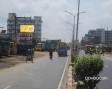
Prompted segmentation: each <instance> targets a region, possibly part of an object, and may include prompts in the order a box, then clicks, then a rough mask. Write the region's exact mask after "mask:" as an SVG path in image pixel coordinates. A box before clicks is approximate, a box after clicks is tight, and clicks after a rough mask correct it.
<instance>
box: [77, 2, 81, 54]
mask: <svg viewBox="0 0 112 89" xmlns="http://www.w3.org/2000/svg"><path fill="white" fill-rule="evenodd" d="M79 10H80V0H78V13H77V29H76V53H78V48H77V47H78V44H77V42H78V29H79Z"/></svg>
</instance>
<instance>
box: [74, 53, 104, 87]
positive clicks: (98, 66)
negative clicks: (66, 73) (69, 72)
mask: <svg viewBox="0 0 112 89" xmlns="http://www.w3.org/2000/svg"><path fill="white" fill-rule="evenodd" d="M75 60H76V63H75V66H74V71H75V73H76V76H77V77H78V79H79V80H82V81H83V82H84V84H85V85H87V86H88V87H89V89H93V88H94V87H95V86H96V84H97V83H98V82H99V80H92V79H91V80H85V77H98V75H99V73H100V72H101V71H102V69H103V61H102V60H101V57H100V56H99V55H95V56H82V57H77V59H75Z"/></svg>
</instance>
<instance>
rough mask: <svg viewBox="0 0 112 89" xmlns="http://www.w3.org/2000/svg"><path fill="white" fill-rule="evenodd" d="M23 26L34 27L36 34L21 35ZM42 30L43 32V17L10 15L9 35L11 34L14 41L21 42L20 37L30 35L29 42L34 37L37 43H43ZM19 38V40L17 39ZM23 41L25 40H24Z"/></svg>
mask: <svg viewBox="0 0 112 89" xmlns="http://www.w3.org/2000/svg"><path fill="white" fill-rule="evenodd" d="M21 25H34V29H35V32H34V33H29V34H28V33H27V34H26V33H20V26H21ZM41 30H42V18H41V16H34V18H31V17H17V16H16V13H9V15H8V20H7V33H8V34H10V36H11V37H12V38H14V40H17V41H18V40H20V36H23V35H25V36H26V35H28V36H26V37H29V40H32V38H30V37H32V36H33V35H34V36H35V38H36V41H37V42H40V41H41ZM15 38H17V39H15ZM22 39H23V38H22Z"/></svg>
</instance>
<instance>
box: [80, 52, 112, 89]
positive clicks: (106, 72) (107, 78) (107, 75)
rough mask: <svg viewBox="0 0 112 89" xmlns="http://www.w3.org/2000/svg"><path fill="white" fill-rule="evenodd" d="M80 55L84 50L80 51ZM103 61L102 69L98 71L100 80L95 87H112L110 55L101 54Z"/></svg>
mask: <svg viewBox="0 0 112 89" xmlns="http://www.w3.org/2000/svg"><path fill="white" fill-rule="evenodd" d="M80 55H82V56H83V55H85V53H84V51H80ZM102 60H103V62H104V68H103V71H101V73H100V77H101V78H104V79H103V80H101V81H100V82H99V83H98V84H97V87H98V89H112V56H110V57H109V56H106V55H105V56H102Z"/></svg>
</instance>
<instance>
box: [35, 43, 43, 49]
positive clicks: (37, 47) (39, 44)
mask: <svg viewBox="0 0 112 89" xmlns="http://www.w3.org/2000/svg"><path fill="white" fill-rule="evenodd" d="M35 51H42V43H38V44H37V45H36V46H35Z"/></svg>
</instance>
